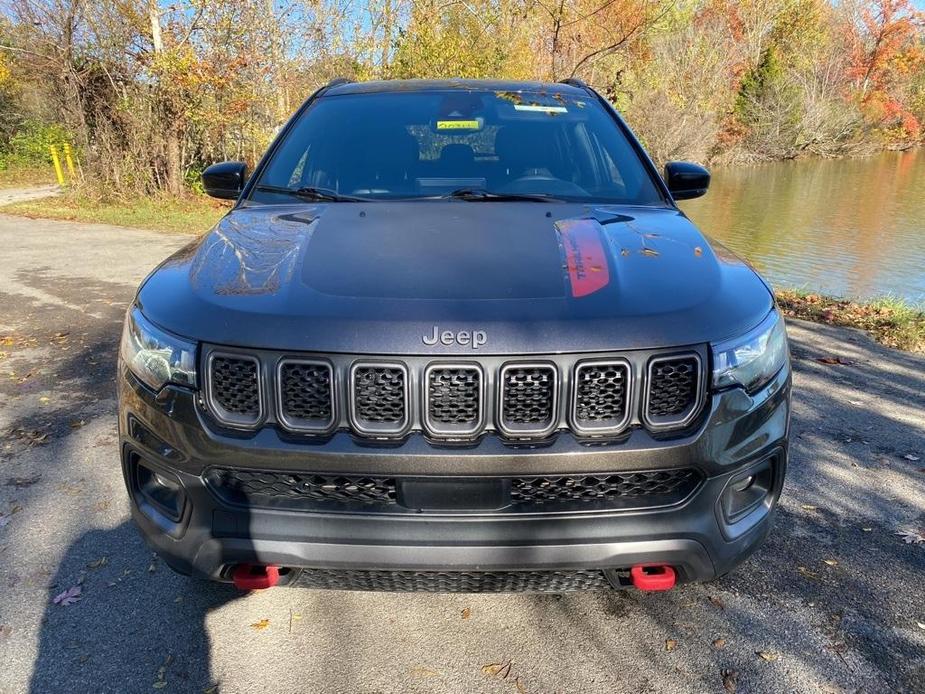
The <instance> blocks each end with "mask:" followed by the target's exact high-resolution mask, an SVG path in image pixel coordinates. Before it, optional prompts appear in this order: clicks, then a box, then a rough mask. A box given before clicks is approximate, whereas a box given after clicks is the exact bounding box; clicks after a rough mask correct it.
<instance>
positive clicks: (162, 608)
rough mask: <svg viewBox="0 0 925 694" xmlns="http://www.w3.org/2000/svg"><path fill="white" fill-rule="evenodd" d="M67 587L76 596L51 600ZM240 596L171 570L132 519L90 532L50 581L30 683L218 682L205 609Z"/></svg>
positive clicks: (209, 685)
mask: <svg viewBox="0 0 925 694" xmlns="http://www.w3.org/2000/svg"><path fill="white" fill-rule="evenodd" d="M73 586H79V587H80V589H81V596H82V597H81V599H79V600H78V601H77V602H74V603H72V604H67V605H62V604H55V603H54V602H53V598H54V597H55V596H56V595H59V594H60V593H62V592H64V591H66V590H68V589H69V588H71V587H73ZM242 595H244V594H243V593H241V592H240V591H237V590H236V589H235V588H234V587H232V586H230V585H228V584H219V583H211V582H207V581H198V580H194V579H190V578H187V577H185V576H180V575H177V574H175V573H174V572H173V571H171V570H170V569H169V568H168V567H167V566H166V565H164V564H163V562H161V561H160V560H158V559H157V558H156V557H155V556H154V555H153V554H152V552H151V551H150V550H148V549H147V548H146V547H145V544H144V541H143V540H142V539H141V536H140V534H139V532H138V530H137V528H135V526H134V523H133V522H131V521H126V522H124V523H122V524H121V525H119V526H117V527H115V528H113V529H111V530H91V531H89V532H86V533H85V534H83V535H82V536H80V538H79V539H78V540H77V541H76V542H74V543H73V544H72V545H71V546H70V547H69V548H68V550H67V552H65V554H64V556H63V558H62V560H61V562H60V564H59V565H58V569H57V572H56V574H55V575H54V577H53V578H52V579H51V581H50V587H49V595H48V605H47V607H46V609H45V615H44V617H43V618H42V622H41V630H40V636H39V643H38V656H37V658H36V660H35V665H34V668H33V672H32V679H31V682H30V687H29V691H30V692H32V693H34V694H39V693H40V692H41V693H44V692H58V691H87V692H89V691H150V690H152V688H153V689H154V690H155V691H156V690H158V689H162V688H166V687H167V686H168V685H170V691H194V692H202V691H209V690H210V689H213V690H214V691H218V687H219V683H218V682H215V681H213V680H212V679H211V678H212V675H211V671H210V663H209V636H208V632H207V628H206V623H205V622H206V617H207V615H208V614H209V613H210V612H211V611H212V610H215V609H217V608H219V607H221V606H223V605H225V604H227V603H229V602H231V601H233V600H236V599H238V598H239V597H241V596H242Z"/></svg>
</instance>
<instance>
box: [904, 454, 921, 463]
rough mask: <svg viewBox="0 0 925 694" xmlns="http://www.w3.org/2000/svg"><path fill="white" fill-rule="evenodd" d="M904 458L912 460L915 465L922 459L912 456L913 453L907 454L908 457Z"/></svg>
mask: <svg viewBox="0 0 925 694" xmlns="http://www.w3.org/2000/svg"><path fill="white" fill-rule="evenodd" d="M903 458H905V459H906V460H911V461H912V462H913V463H917V462H918V461H919V460H920V458H919V457H918V456H917V455H912V454H911V453H907V454H906V455H904V456H903Z"/></svg>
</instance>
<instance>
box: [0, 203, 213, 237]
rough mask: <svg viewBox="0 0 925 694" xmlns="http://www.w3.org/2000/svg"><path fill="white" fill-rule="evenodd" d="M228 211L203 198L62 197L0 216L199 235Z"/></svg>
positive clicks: (14, 208)
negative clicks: (97, 198) (99, 198)
mask: <svg viewBox="0 0 925 694" xmlns="http://www.w3.org/2000/svg"><path fill="white" fill-rule="evenodd" d="M229 207H230V206H229V205H227V204H224V203H221V202H219V201H217V200H213V199H212V198H207V197H205V196H190V197H183V198H170V197H157V198H147V197H145V198H139V199H137V200H132V201H99V200H94V199H92V198H86V197H79V196H75V195H61V196H57V197H51V198H41V199H39V200H29V201H27V202H17V203H13V204H12V205H4V206H3V207H0V212H3V213H6V214H17V215H22V216H24V217H32V218H45V219H66V220H68V221H73V222H91V223H98V224H115V225H117V226H124V227H135V228H137V229H155V230H158V231H174V232H182V233H189V234H200V233H202V232H204V231H207V230H208V229H209V228H210V227H211V226H212V225H213V224H215V223H216V222H217V221H218V220H219V218H220V217H221V216H222V215H223V214H225V212H227V211H228V208H229Z"/></svg>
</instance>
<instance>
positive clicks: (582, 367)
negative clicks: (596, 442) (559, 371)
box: [569, 358, 633, 436]
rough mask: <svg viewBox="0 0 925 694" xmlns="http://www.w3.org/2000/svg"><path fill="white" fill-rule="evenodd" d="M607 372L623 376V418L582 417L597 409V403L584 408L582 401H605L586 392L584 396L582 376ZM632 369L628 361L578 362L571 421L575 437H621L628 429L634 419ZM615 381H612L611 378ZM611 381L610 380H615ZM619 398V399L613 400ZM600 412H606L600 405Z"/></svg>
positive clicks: (575, 373)
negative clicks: (593, 408) (584, 412)
mask: <svg viewBox="0 0 925 694" xmlns="http://www.w3.org/2000/svg"><path fill="white" fill-rule="evenodd" d="M605 368H608V369H613V370H615V371H617V372H618V373H619V374H620V378H621V385H622V389H621V391H622V392H621V394H620V396H619V397H620V398H621V401H622V402H621V407H622V410H623V414H622V415H621V416H620V417H619V418H615V417H612V416H611V417H593V416H590V417H589V416H587V415H585V416H582V411H583V409H584V408H588V407H594V403H593V402H592V403H591V404H583V403H582V399H583V398H587V399H590V400H594V401H597V402H598V403H599V402H600V400H601V399H603V398H604V397H606V396H605V395H600V394H597V395H593V394H589V393H587V392H584V389H583V387H582V386H583V385H584V382H583V381H582V374H583V373H585V372H590V371H593V370H597V371H600V370H603V369H605ZM632 373H633V367H632V365H631V364H630V363H629V361H628V360H626V359H620V358H617V359H587V360H582V361H579V362H578V363H576V364H575V369H574V372H573V376H572V402H571V407H570V408H569V415H570V421H571V425H572V429H573V430H574V431H575V433H577V434H579V435H588V436H603V435H613V434H619V433H620V432H622V431H623V430H624V429H626V427H627V426H629V423H630V420H631V418H632V415H633V410H632V402H633V377H632ZM612 378H613V377H612ZM612 378H610V379H608V380H612ZM611 397H616V396H611ZM598 409H599V410H601V409H604V408H602V407H600V406H599V405H598Z"/></svg>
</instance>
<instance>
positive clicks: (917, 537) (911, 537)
mask: <svg viewBox="0 0 925 694" xmlns="http://www.w3.org/2000/svg"><path fill="white" fill-rule="evenodd" d="M896 534H897V535H899V536H900V537H901V538H902V539H903V542H905V543H906V544H907V545H920V544H922V543H923V542H925V535H922V533H920V532H918V531H917V530H900V531H899V532H898V533H896Z"/></svg>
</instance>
